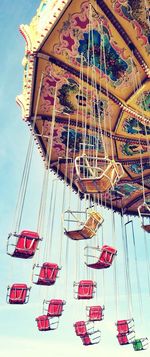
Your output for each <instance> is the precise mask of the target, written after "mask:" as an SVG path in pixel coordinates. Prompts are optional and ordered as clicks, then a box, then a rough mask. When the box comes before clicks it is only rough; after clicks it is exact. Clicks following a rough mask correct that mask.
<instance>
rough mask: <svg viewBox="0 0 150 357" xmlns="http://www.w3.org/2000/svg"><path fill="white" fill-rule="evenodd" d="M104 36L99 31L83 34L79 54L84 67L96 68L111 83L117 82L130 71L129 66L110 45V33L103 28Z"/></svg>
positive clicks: (79, 59)
mask: <svg viewBox="0 0 150 357" xmlns="http://www.w3.org/2000/svg"><path fill="white" fill-rule="evenodd" d="M103 32H104V33H103V35H101V34H100V33H99V32H98V31H97V30H92V31H90V32H87V33H84V34H83V40H79V47H78V52H79V54H80V57H78V59H77V60H78V61H79V62H81V61H82V56H81V55H83V65H85V66H87V65H88V64H89V66H91V67H92V66H95V67H97V68H98V69H100V70H101V71H102V72H103V73H104V74H106V75H107V76H108V77H109V78H110V79H111V81H113V82H116V81H118V80H119V79H120V78H121V77H123V75H124V73H125V72H126V71H127V69H128V64H127V63H126V62H125V61H124V60H123V59H121V57H120V56H119V55H118V53H117V52H116V51H115V50H114V48H113V47H112V45H111V44H110V38H109V34H108V31H107V29H106V28H105V27H103Z"/></svg>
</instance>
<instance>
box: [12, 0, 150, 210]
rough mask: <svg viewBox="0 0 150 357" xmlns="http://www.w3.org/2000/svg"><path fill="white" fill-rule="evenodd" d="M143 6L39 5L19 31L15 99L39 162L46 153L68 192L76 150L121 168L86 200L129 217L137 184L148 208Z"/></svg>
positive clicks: (118, 2) (108, 2)
mask: <svg viewBox="0 0 150 357" xmlns="http://www.w3.org/2000/svg"><path fill="white" fill-rule="evenodd" d="M146 5H147V8H146ZM148 6H149V7H150V2H149V0H148V1H147V2H146V1H143V0H133V1H131V0H125V1H124V0H105V1H103V0H101V1H100V0H97V1H95V0H91V1H84V0H78V1H76V0H72V1H67V0H65V1H60V0H59V1H48V0H47V1H42V2H41V5H40V7H39V9H38V10H37V14H36V16H35V17H34V18H33V20H32V22H31V24H30V25H29V26H27V25H25V26H24V25H22V26H21V27H20V30H21V32H22V33H23V35H24V37H25V39H26V43H27V44H26V52H25V57H24V60H23V65H24V88H23V93H22V95H21V96H18V98H17V101H18V103H19V104H20V105H21V106H22V110H23V118H24V119H25V120H26V121H27V122H28V123H30V125H31V126H32V128H33V132H34V135H35V137H36V139H37V140H38V143H39V146H40V148H41V151H42V155H43V157H44V158H46V157H47V156H48V155H50V168H51V169H52V170H53V171H55V172H57V174H58V175H59V176H60V177H62V178H65V180H66V181H67V182H68V183H70V184H72V187H73V189H75V190H77V188H76V186H75V183H74V180H75V169H74V158H75V157H76V156H79V155H80V154H81V153H82V151H83V146H84V150H85V152H86V153H87V154H89V153H90V154H91V155H92V154H93V153H96V155H98V157H99V162H101V161H100V160H101V158H104V157H105V156H108V157H109V158H114V159H115V160H116V161H119V162H120V163H122V165H123V168H124V176H123V177H122V179H121V180H120V181H119V182H118V184H117V185H116V186H115V187H114V188H113V190H111V192H107V193H105V194H103V195H102V194H101V195H95V197H94V199H96V200H99V201H100V202H101V203H103V204H105V205H106V206H108V207H111V208H112V207H113V208H114V209H115V210H117V211H121V212H122V213H127V214H128V213H129V214H137V209H138V207H139V205H140V204H141V203H142V202H143V186H144V191H145V198H146V202H147V203H150V160H149V159H150V156H149V139H150V79H149V77H150V71H149V54H150V45H149V42H150V30H149V25H148V20H149V18H148V9H149V8H148ZM35 117H36V120H35ZM81 196H82V195H81Z"/></svg>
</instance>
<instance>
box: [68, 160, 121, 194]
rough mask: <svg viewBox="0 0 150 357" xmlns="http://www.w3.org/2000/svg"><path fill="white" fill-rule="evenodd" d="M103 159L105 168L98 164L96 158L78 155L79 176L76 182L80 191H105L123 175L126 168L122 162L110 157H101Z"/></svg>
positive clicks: (77, 170) (76, 164)
mask: <svg viewBox="0 0 150 357" xmlns="http://www.w3.org/2000/svg"><path fill="white" fill-rule="evenodd" d="M101 161H104V163H105V168H102V167H99V166H98V165H97V159H96V158H92V157H87V156H86V155H83V156H78V157H76V159H75V168H76V173H77V178H76V180H75V184H76V186H77V188H78V190H79V191H80V192H82V193H91V194H94V193H105V192H107V191H108V190H109V189H110V188H112V187H113V186H114V185H115V184H116V183H117V182H118V181H119V180H120V178H121V177H122V176H123V174H124V170H123V168H122V165H121V163H119V162H115V161H114V160H110V159H101ZM90 162H92V165H91V163H90Z"/></svg>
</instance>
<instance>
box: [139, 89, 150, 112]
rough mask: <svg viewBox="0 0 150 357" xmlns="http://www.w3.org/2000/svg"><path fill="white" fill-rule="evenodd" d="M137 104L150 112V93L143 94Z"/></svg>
mask: <svg viewBox="0 0 150 357" xmlns="http://www.w3.org/2000/svg"><path fill="white" fill-rule="evenodd" d="M137 104H138V105H139V106H140V108H141V109H142V110H144V111H145V112H150V92H149V91H145V92H143V93H142V95H140V97H139V98H138V99H137Z"/></svg>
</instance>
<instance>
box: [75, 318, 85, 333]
mask: <svg viewBox="0 0 150 357" xmlns="http://www.w3.org/2000/svg"><path fill="white" fill-rule="evenodd" d="M74 328H75V333H76V335H77V336H84V335H86V333H87V323H86V322H85V321H77V322H76V323H75V324H74Z"/></svg>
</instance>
